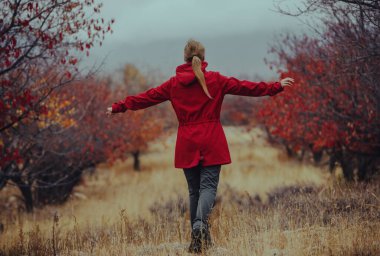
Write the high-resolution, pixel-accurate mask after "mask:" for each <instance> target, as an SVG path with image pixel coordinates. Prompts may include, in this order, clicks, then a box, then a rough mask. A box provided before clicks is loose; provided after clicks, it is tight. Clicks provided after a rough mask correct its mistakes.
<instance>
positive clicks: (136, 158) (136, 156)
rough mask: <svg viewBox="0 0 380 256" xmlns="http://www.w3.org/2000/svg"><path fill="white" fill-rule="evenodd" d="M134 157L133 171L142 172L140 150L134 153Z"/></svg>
mask: <svg viewBox="0 0 380 256" xmlns="http://www.w3.org/2000/svg"><path fill="white" fill-rule="evenodd" d="M132 156H133V170H135V171H140V150H136V151H133V152H132Z"/></svg>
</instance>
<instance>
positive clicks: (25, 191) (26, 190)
mask: <svg viewBox="0 0 380 256" xmlns="http://www.w3.org/2000/svg"><path fill="white" fill-rule="evenodd" d="M12 181H13V182H14V183H15V184H16V185H17V187H18V189H19V190H20V192H21V194H22V196H23V198H24V203H25V209H26V212H29V213H30V212H33V195H32V189H31V187H30V186H29V185H28V184H26V183H25V182H23V181H22V180H21V178H20V177H13V178H12Z"/></svg>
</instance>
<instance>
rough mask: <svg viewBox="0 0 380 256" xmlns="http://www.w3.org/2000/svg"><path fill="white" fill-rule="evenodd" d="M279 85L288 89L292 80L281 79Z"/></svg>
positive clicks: (287, 78) (288, 78) (289, 78)
mask: <svg viewBox="0 0 380 256" xmlns="http://www.w3.org/2000/svg"><path fill="white" fill-rule="evenodd" d="M280 83H281V86H282V87H285V86H289V87H290V86H292V85H293V83H294V79H293V78H291V77H285V78H284V79H281V81H280Z"/></svg>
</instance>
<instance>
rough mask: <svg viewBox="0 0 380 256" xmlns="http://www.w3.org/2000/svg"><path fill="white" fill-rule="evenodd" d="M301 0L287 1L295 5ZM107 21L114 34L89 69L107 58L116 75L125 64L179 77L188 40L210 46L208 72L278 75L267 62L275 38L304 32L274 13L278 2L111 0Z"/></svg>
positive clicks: (104, 12) (87, 62)
mask: <svg viewBox="0 0 380 256" xmlns="http://www.w3.org/2000/svg"><path fill="white" fill-rule="evenodd" d="M296 1H297V0H287V5H288V6H290V7H292V5H293V3H294V2H296ZM103 3H104V6H103V9H102V17H105V18H106V19H111V18H115V20H116V21H115V24H114V25H113V30H114V33H113V34H112V35H108V36H107V37H106V39H105V41H104V44H103V46H102V47H96V48H94V49H93V51H92V52H91V56H90V58H87V59H86V60H85V61H84V63H85V65H91V64H93V63H99V62H101V61H102V60H105V62H104V66H103V68H102V70H103V71H104V72H106V73H112V72H113V71H115V70H118V69H120V68H121V67H122V66H123V65H124V64H126V63H133V64H136V65H137V66H138V67H140V68H147V67H149V68H151V69H159V70H160V71H161V72H162V73H163V75H164V76H165V77H169V76H171V75H174V72H175V67H176V66H178V65H180V64H182V63H183V47H184V45H185V43H186V41H187V39H189V38H194V39H196V40H199V41H201V42H202V43H203V44H204V45H205V47H206V61H208V62H209V70H218V71H220V72H221V73H223V74H225V75H228V76H238V75H241V74H246V75H248V76H254V75H259V76H261V77H263V78H264V79H270V78H273V77H275V73H274V72H273V71H270V70H269V68H268V67H267V66H266V65H265V63H264V61H263V59H264V58H265V57H268V54H267V51H268V49H269V47H270V44H271V43H274V40H275V39H276V35H279V34H280V33H286V32H295V33H299V32H300V31H303V30H305V27H304V26H303V25H302V24H301V22H300V21H298V20H297V19H295V18H292V17H288V16H284V15H281V14H279V13H277V12H275V11H274V9H275V7H274V4H273V0H107V1H103Z"/></svg>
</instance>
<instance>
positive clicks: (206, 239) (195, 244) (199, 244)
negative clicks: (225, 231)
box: [188, 227, 212, 253]
mask: <svg viewBox="0 0 380 256" xmlns="http://www.w3.org/2000/svg"><path fill="white" fill-rule="evenodd" d="M211 246H212V241H211V235H210V231H209V230H208V228H205V227H202V228H196V229H193V231H192V232H191V243H190V246H189V250H188V252H189V253H202V252H204V251H206V250H207V249H208V248H210V247H211Z"/></svg>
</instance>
